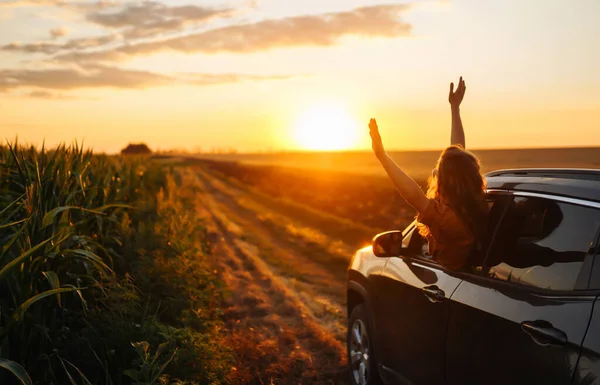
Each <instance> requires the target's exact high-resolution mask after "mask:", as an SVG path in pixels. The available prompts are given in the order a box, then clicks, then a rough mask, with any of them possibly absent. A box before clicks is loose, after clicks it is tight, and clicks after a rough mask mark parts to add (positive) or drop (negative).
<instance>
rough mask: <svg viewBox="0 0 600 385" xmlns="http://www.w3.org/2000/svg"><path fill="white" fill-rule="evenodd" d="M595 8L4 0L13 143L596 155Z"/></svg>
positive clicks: (535, 2) (0, 50)
mask: <svg viewBox="0 0 600 385" xmlns="http://www.w3.org/2000/svg"><path fill="white" fill-rule="evenodd" d="M598 15H600V1H597V0H574V1H571V0H543V1H542V0H527V1H522V0H486V1H480V0H470V1H468V0H435V1H434V0H429V1H426V0H424V1H419V0H414V1H395V0H302V1H290V0H288V1H284V0H232V1H227V0H219V1H216V0H202V1H199V0H186V1H184V0H169V1H164V2H158V1H144V2H140V1H132V0H103V1H69V0H63V1H56V0H37V1H33V0H31V1H28V0H20V1H19V0H16V1H11V0H0V127H2V129H3V130H2V136H3V137H4V138H6V139H8V140H13V139H14V138H15V137H18V138H19V141H20V142H26V143H31V144H41V143H42V142H43V141H45V143H46V144H47V145H55V144H58V143H61V142H66V143H71V142H73V141H75V140H77V141H83V142H84V144H85V145H86V146H91V147H93V148H94V149H95V150H97V151H101V152H109V153H110V152H117V151H119V150H120V149H121V148H123V147H124V146H125V145H126V144H127V143H129V142H145V143H147V144H148V145H149V146H150V148H152V149H154V150H167V149H182V150H188V151H204V152H208V151H213V150H216V149H222V150H229V149H235V150H237V151H240V152H257V151H282V150H285V151H295V150H332V149H336V150H337V149H351V150H362V149H368V148H369V147H370V141H369V136H368V127H367V125H368V122H369V119H370V118H371V117H374V118H376V119H377V121H378V123H379V126H380V130H381V134H382V137H383V140H384V145H385V146H386V148H388V149H390V150H415V149H439V148H443V147H444V146H446V145H448V144H449V138H450V110H449V106H448V101H447V96H448V89H449V83H450V82H451V81H454V82H457V81H458V78H459V76H463V77H464V79H465V81H466V84H467V91H466V95H465V99H464V101H463V104H462V106H461V111H462V115H463V122H464V125H465V131H466V138H467V147H468V148H529V147H559V146H560V147H565V146H567V147H573V146H600V71H599V70H598V68H600V49H598V41H600V23H598V22H597V16H598Z"/></svg>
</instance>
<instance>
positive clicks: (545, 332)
mask: <svg viewBox="0 0 600 385" xmlns="http://www.w3.org/2000/svg"><path fill="white" fill-rule="evenodd" d="M521 329H523V331H524V332H525V333H527V334H529V335H530V336H531V339H532V340H533V341H534V342H535V343H536V344H538V345H541V346H549V345H552V346H563V345H565V344H566V343H567V334H566V333H565V332H563V331H562V330H560V329H557V328H555V327H554V326H552V324H551V323H550V322H548V321H525V322H523V323H522V324H521Z"/></svg>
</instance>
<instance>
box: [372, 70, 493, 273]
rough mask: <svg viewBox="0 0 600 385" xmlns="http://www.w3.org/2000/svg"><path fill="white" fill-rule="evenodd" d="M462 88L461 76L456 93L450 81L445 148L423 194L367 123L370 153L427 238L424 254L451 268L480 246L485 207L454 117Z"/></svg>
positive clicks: (458, 121)
mask: <svg viewBox="0 0 600 385" xmlns="http://www.w3.org/2000/svg"><path fill="white" fill-rule="evenodd" d="M465 90H466V86H465V82H464V81H463V79H462V77H461V78H460V81H459V83H458V87H457V88H456V91H454V83H450V94H449V96H448V101H449V102H450V107H451V111H452V134H451V143H450V144H451V146H450V147H448V148H446V149H445V150H444V151H443V152H442V154H441V156H440V158H439V160H438V162H437V165H436V168H435V169H434V170H433V173H432V176H431V177H430V178H429V188H428V190H427V195H425V194H424V193H423V191H422V190H421V188H420V187H419V185H418V184H417V183H416V182H415V181H414V180H413V179H412V178H411V177H410V176H408V175H407V174H406V173H405V172H404V171H402V169H401V168H400V167H398V165H397V164H396V163H395V162H394V161H393V160H392V158H390V157H389V155H388V154H387V153H386V152H385V149H384V148H383V144H382V142H381V136H380V135H379V129H378V127H377V122H376V121H375V119H371V122H370V123H369V129H370V134H371V139H372V146H373V151H374V152H375V155H376V156H377V159H379V161H380V162H381V164H382V166H383V168H384V169H385V171H386V172H387V174H388V176H389V177H390V179H391V180H392V182H393V183H394V185H395V186H396V188H397V189H398V191H399V192H400V194H401V195H402V197H403V198H404V199H405V200H406V202H408V204H410V205H411V206H412V207H414V208H415V210H417V213H418V215H417V222H418V228H419V233H420V234H421V235H422V236H424V237H426V238H427V240H428V241H429V253H430V254H431V255H432V256H433V257H434V259H435V260H436V261H437V262H438V263H439V264H441V265H442V266H444V267H446V268H448V269H453V270H458V269H461V268H463V267H465V265H466V262H467V259H468V257H469V255H470V253H471V252H472V251H473V249H474V248H476V247H477V248H478V247H479V246H480V244H481V239H482V235H483V230H484V227H485V222H486V215H487V211H488V206H487V203H486V199H485V182H484V179H483V177H482V175H481V172H480V166H479V160H478V159H477V157H476V156H475V155H473V154H472V153H470V152H469V151H467V150H465V134H464V130H463V126H462V121H461V118H460V103H461V102H462V100H463V96H464V94H465Z"/></svg>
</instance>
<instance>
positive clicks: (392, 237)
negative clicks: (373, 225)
mask: <svg viewBox="0 0 600 385" xmlns="http://www.w3.org/2000/svg"><path fill="white" fill-rule="evenodd" d="M403 249H404V248H403V247H402V231H400V230H392V231H386V232H385V233H380V234H377V235H376V236H375V237H374V238H373V254H375V255H376V256H377V257H381V258H387V257H396V256H399V255H402V250H403Z"/></svg>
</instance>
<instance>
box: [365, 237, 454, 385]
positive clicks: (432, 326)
mask: <svg viewBox="0 0 600 385" xmlns="http://www.w3.org/2000/svg"><path fill="white" fill-rule="evenodd" d="M403 243H405V246H407V245H410V247H409V248H410V250H412V251H413V255H412V257H413V258H415V259H411V260H404V259H403V258H402V257H390V258H389V259H388V262H387V263H386V265H385V267H384V269H383V271H382V272H381V274H380V275H379V276H378V277H377V281H378V282H377V284H376V285H377V289H376V295H377V299H376V300H375V301H374V302H375V311H376V317H375V319H376V323H377V326H376V330H377V333H378V337H379V338H378V340H379V342H378V346H379V349H378V351H379V354H378V360H379V363H380V365H382V371H381V372H382V375H383V377H384V379H385V380H386V383H388V384H398V383H411V384H440V383H442V382H443V380H444V339H445V330H446V316H447V303H446V300H447V299H448V298H450V295H451V294H452V292H453V291H454V290H455V289H456V287H457V286H458V284H459V283H460V279H458V278H456V277H453V276H451V275H448V274H446V272H445V271H444V270H442V269H441V268H440V267H439V266H436V264H434V263H432V261H431V260H429V261H428V260H427V258H428V256H427V255H426V253H425V250H426V247H423V239H422V238H421V236H420V235H419V234H418V231H417V230H416V228H415V227H414V226H413V229H412V230H410V231H409V232H408V234H407V235H406V236H405V238H404V242H403Z"/></svg>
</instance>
